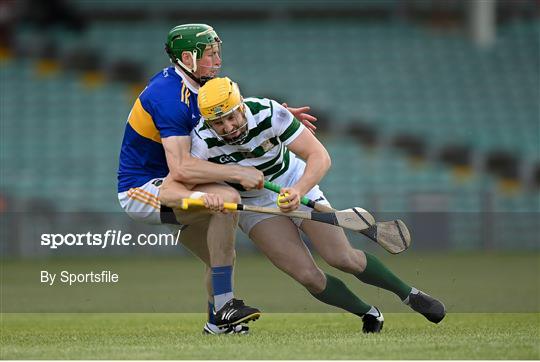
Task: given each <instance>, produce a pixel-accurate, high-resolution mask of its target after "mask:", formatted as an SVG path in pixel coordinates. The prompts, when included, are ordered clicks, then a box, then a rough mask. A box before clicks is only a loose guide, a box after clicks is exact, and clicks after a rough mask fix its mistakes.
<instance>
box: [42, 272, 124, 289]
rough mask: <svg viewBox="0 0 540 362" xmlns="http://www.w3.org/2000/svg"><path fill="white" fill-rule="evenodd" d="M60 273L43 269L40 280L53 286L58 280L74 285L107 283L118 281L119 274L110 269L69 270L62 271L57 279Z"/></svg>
mask: <svg viewBox="0 0 540 362" xmlns="http://www.w3.org/2000/svg"><path fill="white" fill-rule="evenodd" d="M57 276H58V273H49V272H48V271H46V270H42V271H41V275H40V281H41V283H47V285H50V286H52V285H53V284H54V283H55V282H56V281H57V280H58V281H60V283H64V284H68V285H70V286H71V285H73V284H92V283H97V284H107V283H117V282H118V279H119V277H118V274H116V273H113V272H111V271H110V270H102V271H100V272H94V271H91V272H89V273H70V272H69V271H67V270H62V271H61V272H60V278H58V279H57Z"/></svg>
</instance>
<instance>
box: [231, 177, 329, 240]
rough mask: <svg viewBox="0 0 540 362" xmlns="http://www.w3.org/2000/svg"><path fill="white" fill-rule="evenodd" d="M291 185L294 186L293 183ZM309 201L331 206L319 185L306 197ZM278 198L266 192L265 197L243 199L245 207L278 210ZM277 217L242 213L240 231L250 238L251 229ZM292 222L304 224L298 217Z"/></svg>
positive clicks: (293, 218) (303, 207) (308, 209)
mask: <svg viewBox="0 0 540 362" xmlns="http://www.w3.org/2000/svg"><path fill="white" fill-rule="evenodd" d="M290 185H293V183H291V184H290ZM283 186H289V185H283ZM304 196H306V197H307V198H308V199H311V200H314V201H316V202H317V203H321V204H324V205H328V206H330V203H329V202H328V200H326V197H324V194H323V192H322V191H321V190H320V189H319V185H315V187H313V188H312V189H311V190H310V191H309V192H308V193H307V194H306V195H304ZM277 197H278V194H277V193H275V192H272V191H268V192H265V194H264V196H260V197H254V198H248V197H245V198H242V203H243V204H244V205H254V206H262V207H274V208H277V207H278V206H277ZM298 210H300V211H313V209H311V208H309V207H307V206H304V205H300V207H299V208H298ZM275 216H276V215H271V214H261V213H258V212H250V211H241V212H240V220H239V221H238V225H239V226H240V229H242V231H243V232H244V233H246V235H248V236H249V232H250V231H251V229H252V228H253V227H254V226H255V225H257V224H258V223H259V222H261V221H263V220H265V219H269V218H271V217H275ZM291 220H292V221H293V222H294V223H295V224H296V226H297V227H300V224H302V221H303V219H299V218H297V217H292V218H291Z"/></svg>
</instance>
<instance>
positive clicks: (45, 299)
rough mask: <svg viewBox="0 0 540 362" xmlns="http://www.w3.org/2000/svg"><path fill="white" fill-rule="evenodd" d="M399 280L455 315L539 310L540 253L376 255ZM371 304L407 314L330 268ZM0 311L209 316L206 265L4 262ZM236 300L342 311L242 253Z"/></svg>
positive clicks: (285, 308)
mask: <svg viewBox="0 0 540 362" xmlns="http://www.w3.org/2000/svg"><path fill="white" fill-rule="evenodd" d="M377 255H378V256H379V258H380V259H381V260H382V261H383V262H384V263H385V264H386V265H387V266H388V267H390V268H391V269H392V270H393V271H394V272H395V273H396V274H397V275H399V276H400V277H401V278H402V279H404V280H405V281H407V282H408V283H410V284H411V285H413V286H416V287H417V288H419V289H421V290H424V291H426V292H428V293H430V294H432V295H434V296H436V297H438V298H440V299H441V300H443V301H444V303H445V304H446V306H447V308H448V309H449V310H450V311H451V312H475V313H486V312H488V313H501V312H509V313H515V312H539V311H540V300H539V298H540V254H539V253H527V254H525V253H518V254H516V253H514V254H501V253H498V254H484V253H460V254H456V253H452V254H443V253H429V254H426V253H422V254H412V253H404V254H400V255H396V256H393V255H389V254H386V253H384V252H379V253H377ZM318 263H319V265H320V266H321V267H322V268H323V269H324V270H325V271H327V272H328V273H330V274H332V275H335V276H337V277H339V278H341V279H342V280H343V281H345V283H346V284H347V285H348V286H349V288H351V290H353V291H354V292H355V293H357V294H358V295H359V296H360V297H361V298H363V299H365V300H366V302H368V303H371V304H374V305H377V306H378V307H381V308H382V309H383V311H385V312H397V313H400V312H406V311H407V308H405V307H404V306H403V305H402V304H401V302H400V301H399V299H398V298H396V297H395V296H394V295H392V294H391V293H388V292H386V291H383V290H380V289H378V288H374V287H372V286H369V285H366V284H363V283H361V282H360V281H359V280H358V279H356V278H355V277H353V276H351V275H349V274H345V273H342V272H340V271H338V270H335V269H333V268H330V267H328V266H327V265H326V264H325V263H324V262H321V261H320V260H318ZM40 270H48V271H51V272H56V273H59V272H60V271H62V270H68V271H71V272H89V271H91V270H94V271H101V270H111V271H113V272H115V273H118V274H119V275H120V281H119V282H118V283H117V284H114V285H112V284H111V285H95V284H84V285H75V286H71V287H69V286H65V285H54V286H47V285H44V284H42V283H40V279H39V277H40ZM1 281H2V285H1V286H2V296H1V301H2V311H3V312H136V313H139V312H167V313H169V312H178V313H199V312H204V311H205V300H206V295H205V293H206V290H205V288H204V285H203V283H204V267H203V266H202V264H201V263H200V262H199V261H198V260H197V259H195V258H194V257H177V258H172V257H156V256H152V257H141V256H136V257H134V256H130V257H123V258H95V257H92V258H83V259H81V258H78V259H77V258H61V259H58V258H55V259H48V260H26V261H4V262H2V273H1ZM235 292H236V295H238V296H240V297H241V298H243V299H245V300H246V301H247V302H249V303H250V304H253V305H256V306H258V307H260V308H261V309H262V310H263V311H264V312H278V313H282V312H283V313H290V312H302V313H312V312H337V310H336V309H332V308H329V307H327V306H326V305H324V304H322V303H320V302H318V301H317V300H315V299H314V298H312V297H311V295H310V294H309V293H307V292H306V290H305V289H304V288H303V287H301V286H300V285H299V284H298V283H296V282H295V281H294V280H292V279H291V278H289V277H288V276H287V275H285V274H284V273H282V272H280V271H279V270H277V269H276V268H275V267H274V266H273V265H272V264H271V263H270V262H269V261H268V260H267V259H266V258H263V257H260V256H253V255H240V256H239V257H238V258H237V263H236V278H235Z"/></svg>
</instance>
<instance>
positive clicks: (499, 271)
mask: <svg viewBox="0 0 540 362" xmlns="http://www.w3.org/2000/svg"><path fill="white" fill-rule="evenodd" d="M378 256H380V258H381V259H382V260H383V261H384V262H385V263H386V264H387V265H388V266H389V267H391V268H392V269H393V270H394V271H395V272H396V273H397V274H398V275H400V276H401V277H402V278H404V279H405V280H407V281H409V282H410V283H411V284H412V285H414V286H417V287H418V288H420V289H423V290H425V291H427V292H429V293H430V294H432V295H434V296H437V297H438V298H440V299H441V300H443V301H444V302H445V304H446V306H447V308H448V310H449V312H450V313H449V315H448V317H447V318H446V319H445V320H444V321H443V323H441V325H433V324H431V323H429V322H427V321H426V320H425V319H424V318H423V317H421V316H419V315H416V314H413V313H403V312H408V311H409V308H407V307H406V306H404V305H403V304H402V303H400V301H399V300H398V298H396V297H395V296H394V295H392V294H391V293H388V292H386V291H383V290H380V289H377V288H374V287H372V286H368V285H365V284H362V283H360V282H359V281H358V280H357V279H356V278H354V277H353V276H350V275H346V274H344V273H341V272H338V271H336V270H334V269H332V268H329V267H327V266H325V265H324V263H320V265H321V266H322V267H323V269H325V270H326V271H328V272H330V273H331V274H333V275H336V276H338V277H340V278H342V279H343V280H344V281H345V282H346V284H347V285H348V286H349V287H350V288H351V289H352V290H353V291H354V292H355V293H357V294H358V295H359V296H360V297H361V298H362V299H364V300H366V301H367V302H368V303H371V304H374V305H377V306H379V307H381V309H382V311H383V313H384V314H385V319H386V323H385V328H384V330H383V333H382V334H380V335H368V336H366V335H364V334H362V333H361V332H360V329H361V322H360V320H359V319H358V318H357V317H354V316H351V315H347V314H333V313H329V312H336V311H338V310H337V309H335V308H331V307H328V306H326V305H324V304H322V303H319V302H318V301H317V300H315V299H314V298H313V297H311V296H310V294H309V293H307V292H306V290H305V289H304V288H302V287H301V286H299V285H298V284H297V283H296V282H294V281H293V280H292V279H290V278H289V277H287V276H286V275H284V274H283V273H281V272H280V271H278V270H276V269H275V268H274V267H273V266H272V265H271V264H270V262H269V261H268V260H266V259H264V258H261V257H257V256H249V255H240V256H239V258H238V260H237V273H236V287H235V293H236V295H237V296H240V297H241V298H243V299H245V300H246V301H247V302H248V303H249V304H251V305H255V306H257V307H260V308H261V309H262V310H263V312H264V313H265V314H263V317H262V318H261V320H260V321H257V322H256V323H254V324H252V333H251V335H249V336H220V337H213V336H206V337H203V336H202V335H201V331H202V327H203V324H204V319H205V317H204V314H202V313H193V312H203V311H204V310H205V306H206V302H205V300H206V296H205V289H204V287H203V280H204V279H203V272H204V268H203V267H202V265H201V263H200V262H198V261H197V260H196V259H195V258H191V257H188V258H173V257H167V258H163V257H161V258H160V257H144V256H138V257H123V258H120V257H119V258H94V257H93V258H84V259H81V258H61V259H58V258H55V259H48V260H46V259H43V260H26V261H15V260H12V261H5V260H4V261H3V262H2V265H1V266H2V268H1V272H2V273H1V282H2V283H1V290H0V291H1V293H0V294H1V310H2V312H3V313H2V314H1V318H2V320H1V325H0V327H1V329H0V330H1V344H0V347H1V348H0V350H1V358H3V359H540V351H539V347H538V346H539V345H540V343H539V342H540V332H539V330H540V314H539V312H540V302H539V298H540V283H539V278H540V271H539V268H540V262H539V261H540V255H539V254H538V253H527V254H525V253H509V254H502V253H497V254H485V253H461V254H455V253H453V254H443V253H431V254H412V253H406V254H402V255H398V256H390V255H387V254H384V253H382V252H380V253H378ZM103 269H106V270H112V271H113V272H116V273H119V274H120V282H119V283H118V284H115V285H108V286H100V285H81V286H73V287H66V286H52V287H49V286H45V285H42V284H41V283H40V282H39V271H40V270H49V271H53V272H60V271H61V270H70V271H73V272H88V271H90V270H94V271H99V270H103ZM20 312H32V313H20ZM34 312H40V313H34ZM43 312H84V313H43ZM89 312H106V313H89ZM118 312H129V313H118ZM134 312H137V313H134ZM138 312H141V313H138ZM153 312H176V313H161V314H160V313H153ZM290 312H295V313H290ZM512 313H513V314H512Z"/></svg>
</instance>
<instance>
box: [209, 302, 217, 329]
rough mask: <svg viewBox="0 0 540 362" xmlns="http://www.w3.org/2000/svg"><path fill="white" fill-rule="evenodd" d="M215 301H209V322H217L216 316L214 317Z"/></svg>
mask: <svg viewBox="0 0 540 362" xmlns="http://www.w3.org/2000/svg"><path fill="white" fill-rule="evenodd" d="M213 311H214V303H212V302H210V301H209V302H208V323H211V324H216V318H215V317H214V312H213Z"/></svg>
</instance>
